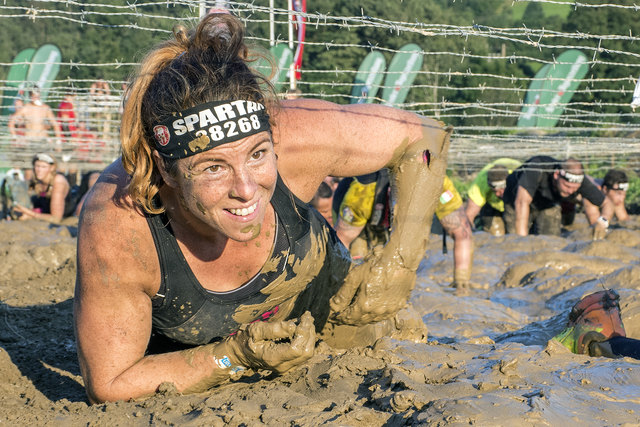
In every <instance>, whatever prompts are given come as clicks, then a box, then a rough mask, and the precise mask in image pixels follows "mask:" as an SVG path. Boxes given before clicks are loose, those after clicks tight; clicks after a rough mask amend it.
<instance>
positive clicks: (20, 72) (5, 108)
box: [2, 48, 36, 114]
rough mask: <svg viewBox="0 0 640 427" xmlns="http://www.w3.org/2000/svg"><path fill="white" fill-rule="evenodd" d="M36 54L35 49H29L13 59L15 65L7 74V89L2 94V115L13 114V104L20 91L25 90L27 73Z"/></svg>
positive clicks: (12, 65)
mask: <svg viewBox="0 0 640 427" xmlns="http://www.w3.org/2000/svg"><path fill="white" fill-rule="evenodd" d="M35 53H36V50H35V49H31V48H29V49H25V50H22V51H20V52H19V53H18V54H17V55H16V57H15V58H13V63H12V64H11V67H10V68H9V72H8V73H7V83H6V87H5V89H4V91H3V93H2V114H10V113H12V112H13V103H14V102H15V99H16V96H18V93H19V92H20V90H22V89H24V86H25V80H26V78H27V73H28V72H29V67H30V66H31V58H33V55H34V54H35Z"/></svg>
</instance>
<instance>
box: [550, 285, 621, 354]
mask: <svg viewBox="0 0 640 427" xmlns="http://www.w3.org/2000/svg"><path fill="white" fill-rule="evenodd" d="M619 300H620V296H619V295H618V293H617V292H616V291H614V290H612V289H607V290H606V291H600V292H596V293H593V294H590V295H587V296H585V297H584V298H582V299H581V300H580V301H578V302H577V303H576V304H575V305H574V306H573V308H572V309H571V313H570V314H569V322H568V323H567V328H566V329H565V330H564V331H562V332H560V333H559V334H558V335H556V336H555V337H553V339H554V340H556V341H559V342H560V343H561V344H562V345H564V346H565V347H567V348H568V349H569V350H571V352H573V353H576V354H589V355H591V356H596V355H598V354H591V353H592V351H591V350H590V349H589V347H590V344H591V343H596V342H602V341H606V340H608V339H609V338H612V337H626V333H625V331H624V325H623V324H622V317H621V316H620V304H619V303H618V301H619Z"/></svg>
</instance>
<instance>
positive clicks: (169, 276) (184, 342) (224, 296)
mask: <svg viewBox="0 0 640 427" xmlns="http://www.w3.org/2000/svg"><path fill="white" fill-rule="evenodd" d="M271 204H272V206H273V208H274V210H275V213H276V218H277V221H276V224H277V225H276V227H277V231H276V237H275V243H274V247H273V249H272V252H271V255H270V258H269V259H268V260H267V262H266V263H265V267H263V269H262V270H261V271H260V272H259V273H258V274H257V275H256V276H254V277H253V278H252V279H251V280H249V281H248V282H247V283H245V284H244V285H242V286H240V287H239V288H237V289H234V290H232V291H228V292H212V291H209V290H207V289H205V288H204V287H203V286H202V285H201V284H200V282H199V281H198V280H197V278H196V277H195V275H194V274H193V272H192V270H191V268H190V267H189V265H188V263H187V262H186V260H185V258H184V255H183V254H182V251H181V250H180V247H179V246H178V243H177V241H176V239H175V236H174V235H173V231H172V229H171V226H170V223H169V222H168V221H167V217H166V215H164V214H160V215H147V223H148V224H149V227H150V229H151V234H152V235H153V239H154V242H155V245H156V250H157V253H158V258H159V261H160V270H161V275H162V278H161V283H160V288H159V290H158V293H157V294H156V296H155V297H154V298H152V322H153V323H152V326H153V329H152V336H151V341H150V344H149V348H148V352H149V353H159V352H166V351H172V350H179V349H183V348H189V347H193V346H195V345H202V344H207V343H210V342H215V341H217V340H219V339H222V338H224V337H225V336H227V335H230V334H233V333H235V332H236V331H237V330H238V328H239V327H240V325H241V323H249V322H251V321H260V320H268V319H269V318H270V317H272V316H273V315H275V314H276V313H277V312H278V310H279V308H280V305H281V304H282V301H287V300H292V299H299V298H298V297H299V296H300V294H301V293H306V292H304V290H305V287H303V292H300V290H299V289H293V288H292V289H291V292H290V295H287V289H284V290H283V289H279V290H278V294H279V295H278V299H277V303H274V304H273V305H269V301H268V297H269V293H268V292H263V291H264V290H265V287H267V286H269V285H270V284H271V283H273V282H274V281H276V280H279V281H283V282H284V283H287V280H290V279H291V278H293V277H295V276H296V273H295V272H294V270H295V267H296V264H297V262H298V260H299V259H300V258H303V257H305V256H306V255H307V252H308V251H309V249H310V247H311V246H312V237H311V235H312V234H315V235H316V240H318V239H321V237H319V235H322V234H324V235H330V234H331V232H330V231H329V230H330V227H329V226H328V224H326V221H324V219H323V218H321V216H320V215H319V214H317V212H315V211H313V210H311V209H310V207H309V206H308V205H307V204H306V203H304V202H302V201H301V200H299V199H298V198H297V197H295V196H294V195H293V194H292V193H291V192H290V191H289V189H288V188H287V187H286V186H285V185H284V183H283V182H282V180H281V178H280V177H279V176H278V181H277V184H276V189H275V192H274V194H273V197H272V199H271ZM318 218H321V220H322V221H324V223H322V221H320V220H319V219H318ZM314 224H315V225H314ZM333 236H335V232H334V233H333ZM325 240H327V239H325ZM328 240H330V241H332V245H329V246H333V245H335V244H336V241H337V238H332V239H328ZM343 248H344V247H343ZM322 252H323V253H329V252H332V250H331V249H329V248H328V246H327V245H326V243H325V244H324V245H323V247H322ZM345 253H346V250H345ZM343 255H344V254H343ZM331 258H332V257H325V264H326V260H329V259H331ZM274 266H275V267H274ZM313 282H315V280H311V281H309V282H308V283H307V284H306V287H307V288H308V287H309V286H311V285H312V284H313ZM283 295H284V296H283ZM307 299H308V298H307ZM258 307H259V308H258ZM238 310H242V313H243V314H242V317H243V319H244V320H248V321H242V322H238V321H237V318H236V314H237V313H238ZM289 311H291V310H289ZM294 311H295V313H293V312H292V315H300V314H301V311H302V307H300V309H298V310H294ZM302 312H303V311H302ZM247 317H248V318H247Z"/></svg>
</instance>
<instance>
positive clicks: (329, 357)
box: [0, 216, 640, 426]
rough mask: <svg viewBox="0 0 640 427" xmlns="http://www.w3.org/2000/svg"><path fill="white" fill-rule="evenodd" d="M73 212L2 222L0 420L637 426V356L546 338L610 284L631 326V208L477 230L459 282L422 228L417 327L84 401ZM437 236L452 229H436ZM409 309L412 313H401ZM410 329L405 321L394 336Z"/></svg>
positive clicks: (639, 223) (634, 323)
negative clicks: (223, 378)
mask: <svg viewBox="0 0 640 427" xmlns="http://www.w3.org/2000/svg"><path fill="white" fill-rule="evenodd" d="M75 232H76V229H75V225H74V224H68V225H66V226H63V227H51V226H49V225H48V224H44V223H38V222H2V223H0V233H2V236H3V238H2V241H1V242H0V423H2V424H6V425H28V424H33V425H65V426H75V425H127V426H130V425H133V426H135V425H149V424H153V425H176V424H179V425H187V426H189V425H193V426H197V425H309V426H311V425H319V424H329V425H349V426H371V425H425V424H437V425H461V424H467V425H468V424H472V425H505V426H506V425H509V426H512V425H560V424H561V423H565V424H567V425H569V424H576V423H580V424H581V425H594V426H595V425H637V424H640V375H639V372H640V362H639V361H636V360H633V359H628V358H623V359H606V358H594V357H589V356H582V355H575V354H572V353H569V352H568V350H566V349H565V348H564V347H562V346H560V345H559V344H556V343H555V342H554V341H551V342H549V339H550V338H551V337H552V336H553V335H555V334H556V333H558V332H560V331H561V330H562V329H563V327H564V324H565V323H566V321H567V315H568V312H569V310H570V308H571V306H572V305H573V304H574V303H575V302H576V301H577V300H578V299H579V298H580V297H582V296H583V295H585V294H588V293H591V292H594V291H597V290H600V289H602V288H603V287H609V288H613V289H615V290H616V291H617V292H618V293H619V294H620V305H621V309H622V317H623V321H624V324H625V327H626V331H627V335H628V336H630V337H636V338H640V265H638V262H639V260H640V220H639V218H638V217H635V216H634V217H633V219H632V220H631V221H630V222H629V223H628V224H625V226H624V227H620V228H613V229H612V230H611V231H610V232H609V234H608V235H607V238H606V239H605V240H603V241H597V242H593V241H591V240H590V232H589V230H588V229H587V228H586V226H585V225H584V223H583V222H579V224H578V225H576V226H574V228H573V230H569V231H568V232H567V233H566V235H565V237H562V238H560V237H543V236H529V237H518V236H511V235H509V236H503V237H493V236H490V235H489V234H486V233H482V232H476V233H475V234H474V240H475V255H474V270H473V274H472V282H473V286H472V288H471V289H468V290H466V291H460V290H455V289H453V288H451V287H449V283H450V282H451V280H452V264H453V263H452V259H451V257H452V252H453V251H452V249H451V248H450V250H449V251H448V254H443V253H442V250H441V248H442V241H441V237H440V236H435V235H434V236H432V238H431V242H430V245H429V248H428V252H427V258H426V259H425V260H424V261H423V262H422V264H421V265H420V268H419V269H418V280H417V284H416V288H415V289H414V290H413V292H412V296H411V305H412V307H413V309H414V310H415V311H416V312H418V313H419V314H420V315H421V316H422V319H423V321H424V323H425V325H426V328H427V330H428V338H426V339H424V338H422V337H421V336H419V335H414V336H413V338H414V339H408V340H400V339H392V338H383V339H381V340H379V341H378V342H377V343H376V344H375V345H373V346H370V347H357V348H352V349H349V350H346V351H344V350H342V351H337V350H333V349H331V348H329V347H328V346H327V345H326V344H324V343H322V342H321V343H319V345H318V348H317V351H316V355H315V356H314V357H313V358H312V359H311V361H310V362H309V363H306V364H305V365H303V366H302V367H300V368H297V369H294V370H292V371H290V372H287V373H285V374H284V375H281V376H278V377H275V376H270V375H268V373H265V374H264V375H263V374H255V375H252V376H248V377H244V378H242V379H241V380H239V381H237V382H234V383H228V384H225V385H223V386H220V387H217V388H215V389H212V390H210V391H208V392H206V393H199V394H194V395H184V396H183V395H180V394H179V393H177V392H176V391H175V389H173V388H172V387H171V385H166V386H163V387H162V389H161V391H160V392H159V393H157V394H156V395H155V396H153V397H150V398H148V399H145V400H140V401H131V402H116V403H108V404H102V405H89V404H88V403H87V400H86V396H85V393H84V388H83V385H82V378H81V377H80V373H79V368H78V363H77V359H76V354H75V340H74V335H73V324H72V298H73V287H74V282H75V268H76V265H75V252H76V246H75V245H76V239H75ZM449 246H451V241H449ZM409 323H410V322H409ZM408 336H409V335H408Z"/></svg>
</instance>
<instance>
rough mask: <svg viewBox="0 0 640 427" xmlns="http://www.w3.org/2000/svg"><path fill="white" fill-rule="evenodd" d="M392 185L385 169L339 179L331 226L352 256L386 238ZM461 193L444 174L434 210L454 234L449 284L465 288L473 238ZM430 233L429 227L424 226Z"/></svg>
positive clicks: (358, 255)
mask: <svg viewBox="0 0 640 427" xmlns="http://www.w3.org/2000/svg"><path fill="white" fill-rule="evenodd" d="M390 193H391V185H390V183H389V174H388V172H387V170H386V169H381V170H379V171H377V172H373V173H370V174H367V175H361V176H358V177H351V178H345V179H343V180H342V181H340V184H338V187H337V189H336V191H335V194H334V196H333V216H334V228H335V230H336V234H337V235H338V237H339V238H340V241H342V243H344V245H345V246H346V247H347V248H349V251H350V252H351V256H352V258H353V259H354V260H358V259H362V258H363V257H364V256H365V255H366V254H367V253H369V252H370V251H372V250H373V248H374V247H376V246H379V245H384V244H385V243H386V242H387V241H388V239H389V229H390V224H391V203H390V200H391V197H390ZM462 204H463V203H462V197H461V196H460V193H458V191H457V190H456V188H455V187H454V185H453V182H451V180H450V179H449V178H448V177H446V176H445V178H444V183H443V188H442V194H441V195H440V199H439V201H438V205H437V207H436V210H435V214H436V217H437V218H438V220H440V223H441V224H442V227H443V228H444V231H445V232H446V233H447V234H448V235H449V236H451V237H452V238H453V242H454V249H453V264H454V274H453V276H454V280H453V282H452V286H454V287H456V288H466V287H468V286H469V283H470V280H471V265H472V261H473V240H472V237H471V224H470V223H469V221H468V220H467V217H466V215H465V212H464V209H463V207H462ZM425 232H426V233H429V232H430V230H425Z"/></svg>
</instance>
